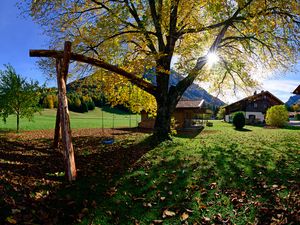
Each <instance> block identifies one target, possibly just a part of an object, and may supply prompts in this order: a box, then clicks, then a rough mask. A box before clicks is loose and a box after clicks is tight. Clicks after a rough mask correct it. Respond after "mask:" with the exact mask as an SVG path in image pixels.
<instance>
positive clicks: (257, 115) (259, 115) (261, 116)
mask: <svg viewBox="0 0 300 225" xmlns="http://www.w3.org/2000/svg"><path fill="white" fill-rule="evenodd" d="M249 115H255V119H256V120H259V121H261V122H263V121H264V119H265V116H264V114H263V113H262V112H246V115H245V117H246V119H249Z"/></svg>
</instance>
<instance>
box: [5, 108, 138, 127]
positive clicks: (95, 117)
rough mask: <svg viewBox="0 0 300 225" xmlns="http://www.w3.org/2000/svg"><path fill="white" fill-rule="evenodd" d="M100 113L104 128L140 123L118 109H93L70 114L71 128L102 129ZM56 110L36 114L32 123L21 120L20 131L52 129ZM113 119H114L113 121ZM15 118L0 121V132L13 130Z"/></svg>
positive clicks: (133, 116)
mask: <svg viewBox="0 0 300 225" xmlns="http://www.w3.org/2000/svg"><path fill="white" fill-rule="evenodd" d="M102 112H103V125H104V127H105V128H112V127H113V126H114V127H129V126H130V125H131V127H135V126H137V123H138V122H140V116H139V115H133V114H131V115H130V114H128V113H125V112H123V111H121V110H118V109H112V108H109V107H104V108H103V111H102V108H95V110H93V111H89V112H88V113H75V112H70V118H71V127H72V128H101V127H102ZM55 116H56V109H44V110H43V111H42V112H41V114H39V113H36V114H35V116H34V119H33V121H28V120H27V119H21V122H20V129H21V130H47V129H54V126H55ZM113 117H114V119H113ZM130 120H131V124H130ZM15 129H16V117H15V116H9V118H8V119H7V122H6V123H3V122H2V121H0V130H15Z"/></svg>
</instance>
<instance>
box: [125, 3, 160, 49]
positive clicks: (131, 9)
mask: <svg viewBox="0 0 300 225" xmlns="http://www.w3.org/2000/svg"><path fill="white" fill-rule="evenodd" d="M124 2H125V5H126V7H127V9H128V10H129V12H130V14H131V15H132V16H133V18H134V19H135V21H136V23H137V24H138V27H139V28H140V29H141V30H142V31H143V33H144V35H145V38H146V40H147V43H148V44H147V46H148V48H149V49H150V50H151V51H152V52H153V53H157V51H156V49H155V46H154V44H153V42H152V40H151V38H150V36H149V33H148V31H147V30H146V28H145V26H144V24H143V23H142V21H141V20H140V18H139V15H138V13H137V11H136V8H135V7H134V5H133V4H132V3H129V1H128V0H124Z"/></svg>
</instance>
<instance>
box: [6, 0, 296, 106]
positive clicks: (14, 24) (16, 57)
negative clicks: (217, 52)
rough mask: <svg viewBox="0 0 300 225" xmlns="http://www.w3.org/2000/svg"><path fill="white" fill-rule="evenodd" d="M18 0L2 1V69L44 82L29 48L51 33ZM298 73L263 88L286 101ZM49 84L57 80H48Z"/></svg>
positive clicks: (232, 98)
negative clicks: (25, 13)
mask: <svg viewBox="0 0 300 225" xmlns="http://www.w3.org/2000/svg"><path fill="white" fill-rule="evenodd" d="M16 2H17V0H1V1H0V34H1V35H0V69H3V68H4V67H3V64H7V63H10V64H11V65H12V66H13V67H14V68H15V69H16V71H17V73H19V74H21V75H22V76H24V77H27V78H29V79H34V80H38V81H39V82H40V83H44V82H45V80H46V77H45V76H44V75H43V73H42V72H41V71H40V70H39V69H38V67H37V65H36V60H37V59H36V58H30V57H29V49H46V48H47V37H46V36H45V35H43V32H42V30H41V28H40V27H39V26H38V25H37V24H34V23H33V21H32V20H31V18H29V17H27V18H24V17H23V16H21V15H20V11H19V10H18V9H17V7H16ZM294 70H298V72H295V73H287V74H279V75H277V77H273V78H269V79H268V80H265V81H264V82H263V84H262V88H260V90H261V89H263V90H268V91H270V92H271V93H273V94H274V95H276V96H277V97H278V98H280V99H281V100H282V101H284V102H286V101H287V100H288V98H289V97H290V96H291V92H292V91H293V90H294V89H295V88H296V87H297V86H298V85H299V84H300V63H298V65H296V66H295V68H294ZM48 84H49V85H53V84H55V81H52V82H50V83H49V82H48ZM258 90H259V88H258ZM219 97H220V98H221V99H222V100H223V101H225V102H227V103H231V102H233V101H235V100H237V99H239V98H241V97H245V94H243V93H240V95H239V96H233V95H232V94H229V95H228V96H219Z"/></svg>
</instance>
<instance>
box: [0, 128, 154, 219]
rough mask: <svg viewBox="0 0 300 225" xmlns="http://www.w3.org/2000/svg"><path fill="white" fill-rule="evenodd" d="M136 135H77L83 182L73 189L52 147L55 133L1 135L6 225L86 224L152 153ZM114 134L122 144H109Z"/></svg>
mask: <svg viewBox="0 0 300 225" xmlns="http://www.w3.org/2000/svg"><path fill="white" fill-rule="evenodd" d="M132 131H134V129H133V130H126V129H124V130H115V131H111V130H105V133H104V135H103V133H102V130H101V129H81V130H74V131H73V137H74V138H73V141H74V147H75V151H76V163H77V170H78V181H77V182H75V183H73V184H68V183H67V182H65V179H64V165H63V158H62V155H61V154H60V153H59V152H58V151H56V150H54V149H52V148H51V144H52V141H51V137H53V132H52V131H30V132H23V133H20V134H7V133H0V224H74V223H77V222H79V221H81V219H82V218H83V217H84V216H86V215H87V214H89V213H90V211H91V210H93V209H94V208H96V207H97V205H98V204H99V203H101V202H103V201H105V199H106V198H107V195H106V191H107V190H108V189H109V187H110V186H112V185H111V183H112V182H113V181H115V180H117V179H118V178H119V177H120V176H121V175H122V174H124V172H125V171H126V170H127V169H128V168H129V166H130V165H132V164H134V162H135V161H136V160H138V159H139V158H140V157H141V156H142V155H143V154H144V153H145V152H146V151H147V150H148V149H149V148H148V147H147V146H145V145H144V144H143V142H142V141H141V142H140V141H138V140H139V138H140V136H141V134H137V133H134V132H132ZM111 134H113V135H114V137H115V139H116V140H117V141H116V143H115V144H113V145H103V144H102V140H103V139H104V138H105V137H106V136H111ZM129 147H130V148H129Z"/></svg>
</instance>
